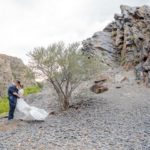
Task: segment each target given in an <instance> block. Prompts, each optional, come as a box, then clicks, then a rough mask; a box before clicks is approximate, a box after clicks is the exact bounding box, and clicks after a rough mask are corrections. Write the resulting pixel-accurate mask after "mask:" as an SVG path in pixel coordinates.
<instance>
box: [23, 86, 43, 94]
mask: <svg viewBox="0 0 150 150" xmlns="http://www.w3.org/2000/svg"><path fill="white" fill-rule="evenodd" d="M40 91H41V88H40V87H39V86H30V87H27V88H25V89H24V96H27V95H29V94H34V93H38V92H40Z"/></svg>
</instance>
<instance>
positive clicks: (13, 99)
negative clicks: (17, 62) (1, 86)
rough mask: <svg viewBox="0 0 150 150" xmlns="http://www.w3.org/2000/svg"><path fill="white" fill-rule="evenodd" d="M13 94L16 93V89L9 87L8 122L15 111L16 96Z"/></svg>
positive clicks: (13, 86)
mask: <svg viewBox="0 0 150 150" xmlns="http://www.w3.org/2000/svg"><path fill="white" fill-rule="evenodd" d="M14 92H16V93H18V89H17V87H16V86H15V85H11V86H10V87H9V88H8V99H9V116H8V120H11V119H13V118H14V111H15V108H16V103H17V96H16V95H14V94H13V93H14Z"/></svg>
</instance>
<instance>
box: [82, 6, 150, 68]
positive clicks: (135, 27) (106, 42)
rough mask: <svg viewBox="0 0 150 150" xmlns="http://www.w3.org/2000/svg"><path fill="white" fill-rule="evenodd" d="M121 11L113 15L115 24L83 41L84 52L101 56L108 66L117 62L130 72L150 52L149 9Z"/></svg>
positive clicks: (145, 7) (126, 8) (123, 9)
mask: <svg viewBox="0 0 150 150" xmlns="http://www.w3.org/2000/svg"><path fill="white" fill-rule="evenodd" d="M120 8H121V14H115V15H114V19H115V20H114V22H112V23H110V24H109V25H107V26H106V27H105V28H104V30H103V31H100V32H96V33H95V34H94V35H93V37H91V38H88V39H87V40H85V41H83V51H84V52H90V53H91V54H93V53H95V52H100V53H101V55H102V56H103V58H104V59H105V61H106V62H107V63H109V64H111V63H113V62H118V64H120V65H123V66H125V67H126V69H129V68H131V67H133V66H135V65H137V64H138V63H139V62H140V61H141V59H142V58H143V57H144V56H147V55H148V51H149V50H150V7H149V6H142V7H129V6H125V5H121V6H120Z"/></svg>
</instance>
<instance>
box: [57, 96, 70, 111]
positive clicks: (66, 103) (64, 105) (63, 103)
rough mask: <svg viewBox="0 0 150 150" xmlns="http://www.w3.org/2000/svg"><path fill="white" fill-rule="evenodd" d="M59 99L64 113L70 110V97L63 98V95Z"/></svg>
mask: <svg viewBox="0 0 150 150" xmlns="http://www.w3.org/2000/svg"><path fill="white" fill-rule="evenodd" d="M58 97H59V102H60V106H61V110H62V111H66V110H67V109H68V108H69V97H67V96H65V97H64V96H63V95H62V94H61V95H59V96H58Z"/></svg>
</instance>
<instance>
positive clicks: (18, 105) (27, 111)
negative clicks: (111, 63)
mask: <svg viewBox="0 0 150 150" xmlns="http://www.w3.org/2000/svg"><path fill="white" fill-rule="evenodd" d="M23 94H24V90H23V85H22V84H21V82H20V81H19V80H16V81H14V83H13V84H12V85H11V86H9V88H8V99H9V115H8V120H12V119H14V112H15V109H17V110H18V111H19V112H20V113H22V114H23V116H22V118H21V119H22V120H40V121H43V120H45V118H46V117H47V116H48V113H47V112H46V111H45V110H43V109H39V108H37V107H34V106H30V105H29V104H27V103H26V102H25V101H24V99H23Z"/></svg>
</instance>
